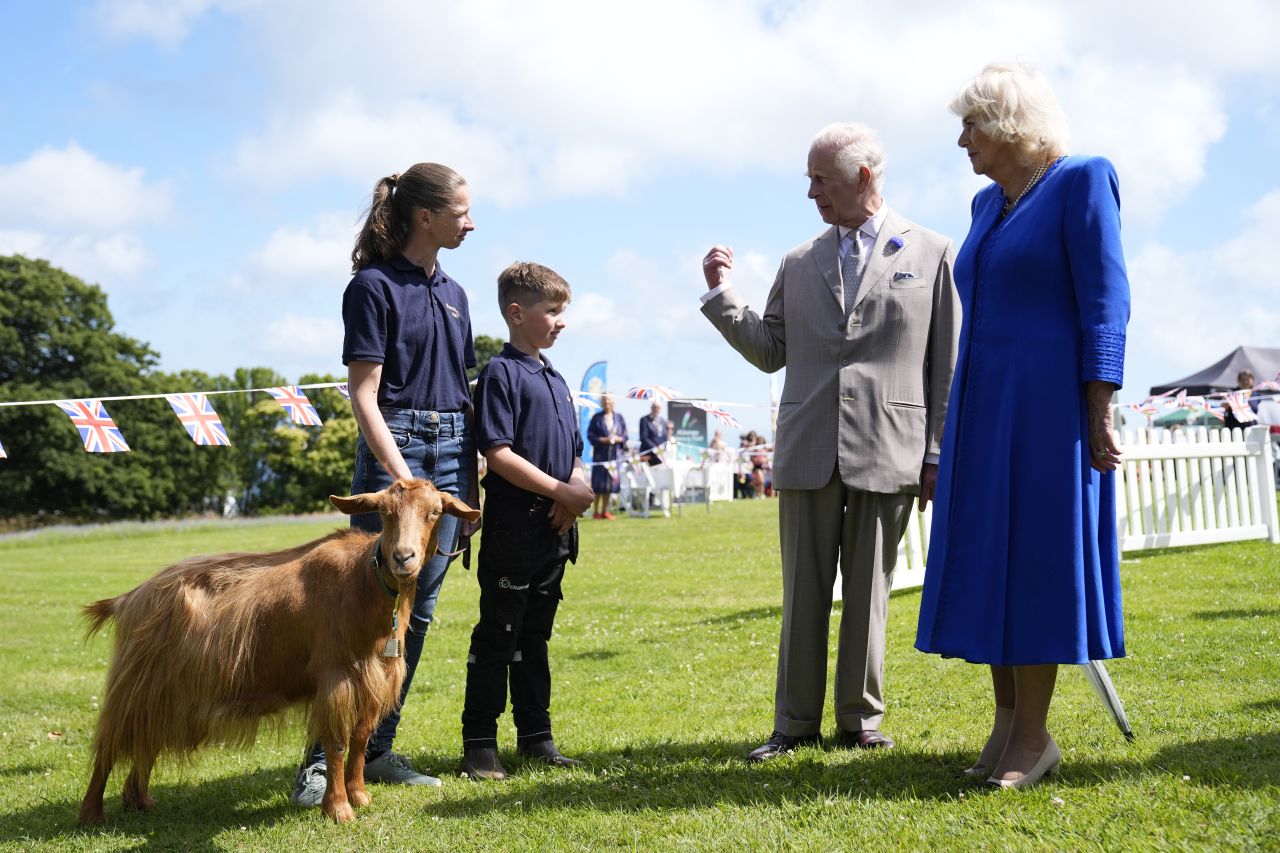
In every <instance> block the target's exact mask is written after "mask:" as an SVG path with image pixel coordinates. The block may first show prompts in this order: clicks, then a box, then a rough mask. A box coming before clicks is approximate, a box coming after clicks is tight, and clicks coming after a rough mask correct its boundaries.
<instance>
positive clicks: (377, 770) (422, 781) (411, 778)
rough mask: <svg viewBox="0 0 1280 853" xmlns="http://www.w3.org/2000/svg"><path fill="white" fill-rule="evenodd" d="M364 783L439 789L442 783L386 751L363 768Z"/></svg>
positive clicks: (401, 756)
mask: <svg viewBox="0 0 1280 853" xmlns="http://www.w3.org/2000/svg"><path fill="white" fill-rule="evenodd" d="M364 781H366V782H386V783H389V784H392V785H427V786H429V787H431V788H439V787H440V786H441V785H442V784H443V783H442V782H441V781H440V780H439V779H437V778H436V777H434V776H428V775H427V774H425V773H419V772H418V771H417V770H414V769H413V765H412V764H410V763H409V759H407V758H405V757H404V756H403V755H400V754H399V753H396V752H392V751H390V750H387V751H386V752H384V753H382V755H379V756H378V758H377V759H376V760H374V761H370V762H369V763H367V764H365V766H364Z"/></svg>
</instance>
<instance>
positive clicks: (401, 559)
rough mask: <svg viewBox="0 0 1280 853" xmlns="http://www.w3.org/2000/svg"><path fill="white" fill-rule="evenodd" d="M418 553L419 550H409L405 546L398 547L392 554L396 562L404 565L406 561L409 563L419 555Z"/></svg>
mask: <svg viewBox="0 0 1280 853" xmlns="http://www.w3.org/2000/svg"><path fill="white" fill-rule="evenodd" d="M417 553H418V552H417V551H408V550H405V549H403V548H397V549H396V550H395V551H394V552H393V553H392V554H391V556H393V557H395V559H396V562H397V563H399V564H400V565H401V566H403V565H404V564H405V563H408V562H409V561H410V560H412V559H413V558H414V557H415V556H417Z"/></svg>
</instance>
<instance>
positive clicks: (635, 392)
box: [627, 385, 681, 400]
mask: <svg viewBox="0 0 1280 853" xmlns="http://www.w3.org/2000/svg"><path fill="white" fill-rule="evenodd" d="M679 396H681V394H680V392H679V391H676V390H675V389H673V388H668V387H667V386H665V385H637V386H636V387H634V388H631V389H629V390H628V391H627V399H628V400H654V399H657V400H672V399H674V398H676V397H679Z"/></svg>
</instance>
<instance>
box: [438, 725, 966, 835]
mask: <svg viewBox="0 0 1280 853" xmlns="http://www.w3.org/2000/svg"><path fill="white" fill-rule="evenodd" d="M757 746H759V743H758V742H756V741H750V742H748V741H741V740H738V741H707V742H703V743H696V744H683V743H657V744H642V745H636V746H632V747H628V748H623V749H620V750H611V751H602V752H594V753H574V756H573V757H575V758H579V759H581V760H583V761H585V762H586V764H587V768H586V769H585V770H581V771H558V770H550V769H544V768H541V767H538V766H536V765H530V764H528V763H525V762H521V761H515V760H513V761H512V762H511V763H508V764H507V768H508V770H510V771H512V772H513V773H514V774H515V775H516V777H517V779H518V778H519V777H521V776H526V775H532V776H534V781H536V785H535V787H534V788H533V789H532V790H531V789H530V788H529V787H528V786H527V785H507V784H505V783H483V784H482V787H481V788H480V789H479V790H478V794H479V795H478V796H472V797H468V798H466V799H463V800H444V801H440V802H435V803H432V804H430V805H428V806H427V807H426V811H427V813H429V814H431V815H435V816H440V817H449V818H468V817H475V816H477V815H482V814H485V813H488V812H491V811H494V810H503V809H513V808H514V809H525V810H530V809H538V810H546V811H554V810H558V809H566V810H570V809H572V810H579V809H581V808H582V807H583V805H584V804H587V803H589V804H590V806H591V808H593V809H595V810H599V811H613V812H630V811H637V812H638V811H651V810H669V811H685V810H690V809H698V808H704V807H713V806H719V805H723V804H726V803H728V804H735V805H745V806H751V805H764V804H770V803H777V802H779V801H783V802H795V803H802V802H809V801H813V800H817V801H822V800H825V799H828V798H832V797H845V798H848V797H858V798H864V799H902V800H905V799H911V800H942V799H945V800H949V799H953V798H955V797H956V796H957V795H958V794H959V793H960V792H961V791H968V792H970V793H972V791H973V789H974V787H975V786H974V785H973V783H971V782H968V781H967V780H965V779H964V777H963V776H962V775H961V774H960V772H959V768H961V767H964V766H966V764H967V763H968V762H969V761H970V760H971V759H972V758H973V756H972V755H970V754H969V753H968V752H949V753H942V754H938V753H927V754H926V753H918V752H911V751H909V750H906V749H903V748H901V747H899V748H898V749H894V750H878V751H861V750H844V749H834V748H830V747H828V748H827V750H826V751H824V749H822V748H807V749H801V750H799V751H797V752H796V753H795V754H794V755H790V756H786V757H784V758H781V759H777V760H775V761H771V762H767V763H765V764H748V763H747V761H746V759H745V756H746V754H747V753H748V752H749V751H750V750H752V749H754V748H755V747H757ZM513 758H514V756H513ZM505 759H506V756H505V755H504V761H505ZM477 784H480V783H477Z"/></svg>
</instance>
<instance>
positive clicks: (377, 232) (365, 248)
mask: <svg viewBox="0 0 1280 853" xmlns="http://www.w3.org/2000/svg"><path fill="white" fill-rule="evenodd" d="M465 183H466V179H464V178H463V177H462V176H461V175H459V174H458V173H457V172H455V171H453V169H450V168H449V167H448V166H442V165H440V164H439V163H415V164H414V165H412V166H410V167H409V168H408V169H407V170H405V171H404V172H401V173H400V174H398V175H388V176H387V177H385V178H383V179H382V180H380V181H378V183H377V184H376V185H375V186H374V188H373V199H372V200H371V201H370V202H369V215H368V217H366V218H365V221H364V227H363V228H361V229H360V233H359V235H357V236H356V245H355V248H354V249H352V250H351V271H352V272H353V273H354V272H359V271H360V270H362V269H364V268H365V267H367V266H369V265H371V264H377V263H385V262H387V261H390V260H391V259H392V258H394V257H395V256H396V255H398V254H400V252H401V251H403V250H404V246H405V244H406V243H407V242H409V234H410V229H411V228H412V224H413V212H414V211H415V210H417V209H419V208H425V209H426V210H429V211H430V212H432V213H439V212H440V211H441V210H443V209H444V208H445V207H446V206H448V204H449V203H450V202H451V201H452V200H453V191H454V190H456V189H457V188H458V187H460V186H462V185H463V184H465Z"/></svg>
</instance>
